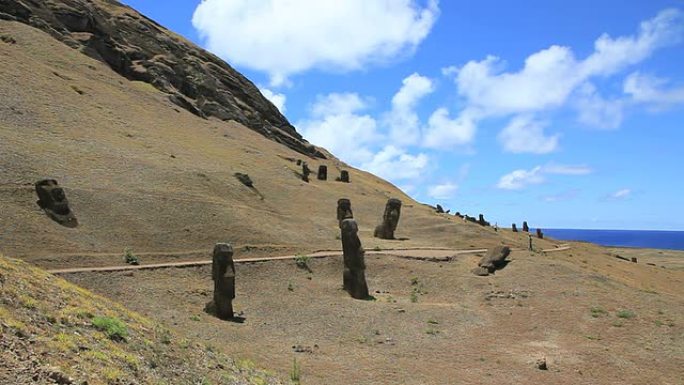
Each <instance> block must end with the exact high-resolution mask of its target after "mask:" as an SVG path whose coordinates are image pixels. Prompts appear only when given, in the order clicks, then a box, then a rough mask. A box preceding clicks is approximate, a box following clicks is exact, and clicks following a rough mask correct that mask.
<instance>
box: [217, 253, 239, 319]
mask: <svg viewBox="0 0 684 385" xmlns="http://www.w3.org/2000/svg"><path fill="white" fill-rule="evenodd" d="M211 278H212V279H213V280H214V306H215V308H216V316H217V317H218V318H220V319H223V320H227V319H231V318H233V299H234V298H235V264H234V263H233V246H231V245H230V244H229V243H217V244H216V246H214V255H213V259H212V264H211Z"/></svg>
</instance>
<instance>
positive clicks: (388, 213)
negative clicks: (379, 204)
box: [384, 199, 401, 230]
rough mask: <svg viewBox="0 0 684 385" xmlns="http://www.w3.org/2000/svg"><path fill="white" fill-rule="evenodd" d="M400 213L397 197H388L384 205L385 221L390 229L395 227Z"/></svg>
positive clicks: (399, 203) (399, 202)
mask: <svg viewBox="0 0 684 385" xmlns="http://www.w3.org/2000/svg"><path fill="white" fill-rule="evenodd" d="M400 215H401V201H400V200H399V199H390V200H388V201H387V205H386V206H385V215H384V219H385V222H386V223H387V224H388V225H389V226H390V228H391V229H392V230H395V229H396V228H397V225H398V224H399V216H400Z"/></svg>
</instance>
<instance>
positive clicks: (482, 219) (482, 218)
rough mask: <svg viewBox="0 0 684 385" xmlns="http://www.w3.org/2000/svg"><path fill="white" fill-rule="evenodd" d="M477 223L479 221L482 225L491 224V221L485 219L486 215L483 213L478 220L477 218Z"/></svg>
mask: <svg viewBox="0 0 684 385" xmlns="http://www.w3.org/2000/svg"><path fill="white" fill-rule="evenodd" d="M477 223H478V224H479V225H480V226H489V222H487V221H486V220H485V217H484V215H482V214H480V216H479V218H478V220H477Z"/></svg>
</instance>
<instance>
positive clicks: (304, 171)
mask: <svg viewBox="0 0 684 385" xmlns="http://www.w3.org/2000/svg"><path fill="white" fill-rule="evenodd" d="M309 174H311V169H309V165H308V164H306V162H303V163H302V180H303V181H304V182H306V183H309Z"/></svg>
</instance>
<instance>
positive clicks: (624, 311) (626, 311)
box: [617, 310, 636, 319]
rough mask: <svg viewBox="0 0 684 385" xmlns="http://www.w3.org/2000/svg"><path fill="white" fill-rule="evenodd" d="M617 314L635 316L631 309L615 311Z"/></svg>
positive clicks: (627, 317)
mask: <svg viewBox="0 0 684 385" xmlns="http://www.w3.org/2000/svg"><path fill="white" fill-rule="evenodd" d="M617 316H618V318H624V319H630V318H634V317H636V314H634V312H633V311H631V310H620V311H619V312H617Z"/></svg>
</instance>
